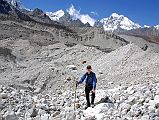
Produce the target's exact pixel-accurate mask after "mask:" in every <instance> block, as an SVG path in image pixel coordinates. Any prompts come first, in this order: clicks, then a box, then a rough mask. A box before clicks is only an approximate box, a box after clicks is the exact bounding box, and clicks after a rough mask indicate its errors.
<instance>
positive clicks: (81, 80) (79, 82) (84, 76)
mask: <svg viewBox="0 0 159 120" xmlns="http://www.w3.org/2000/svg"><path fill="white" fill-rule="evenodd" d="M85 78H86V74H84V75H83V76H82V77H81V79H80V80H79V81H78V84H81V83H82V82H83V81H84V80H85Z"/></svg>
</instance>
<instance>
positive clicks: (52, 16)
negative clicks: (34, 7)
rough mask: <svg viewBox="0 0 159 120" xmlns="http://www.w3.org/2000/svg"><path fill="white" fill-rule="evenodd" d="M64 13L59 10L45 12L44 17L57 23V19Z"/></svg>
mask: <svg viewBox="0 0 159 120" xmlns="http://www.w3.org/2000/svg"><path fill="white" fill-rule="evenodd" d="M64 14H65V12H64V11H63V10H62V9H61V10H58V11H56V12H46V15H48V16H49V17H50V19H51V20H53V21H59V19H60V18H61V17H62V16H64Z"/></svg>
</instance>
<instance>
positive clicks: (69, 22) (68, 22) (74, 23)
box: [59, 12, 90, 27]
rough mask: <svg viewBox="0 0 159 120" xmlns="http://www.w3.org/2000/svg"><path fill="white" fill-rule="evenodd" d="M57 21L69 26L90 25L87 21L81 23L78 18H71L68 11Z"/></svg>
mask: <svg viewBox="0 0 159 120" xmlns="http://www.w3.org/2000/svg"><path fill="white" fill-rule="evenodd" d="M59 22H60V23H62V24H63V25H65V26H71V27H90V24H89V23H86V24H83V23H82V22H81V21H80V20H79V19H77V20H72V18H71V16H70V14H69V13H68V12H65V14H64V15H63V16H62V17H61V18H60V19H59Z"/></svg>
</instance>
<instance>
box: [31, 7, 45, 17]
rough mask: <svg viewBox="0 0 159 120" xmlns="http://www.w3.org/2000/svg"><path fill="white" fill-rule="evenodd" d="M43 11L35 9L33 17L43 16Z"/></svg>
mask: <svg viewBox="0 0 159 120" xmlns="http://www.w3.org/2000/svg"><path fill="white" fill-rule="evenodd" d="M43 14H44V13H43V11H42V10H41V9H39V8H36V9H34V11H33V12H32V15H34V16H39V15H43Z"/></svg>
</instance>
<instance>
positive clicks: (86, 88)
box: [85, 85, 95, 107]
mask: <svg viewBox="0 0 159 120" xmlns="http://www.w3.org/2000/svg"><path fill="white" fill-rule="evenodd" d="M92 88H93V86H89V85H86V86H85V94H86V100H87V107H90V106H91V104H94V99H95V93H93V92H92V96H91V104H90V98H89V93H90V91H92Z"/></svg>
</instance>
